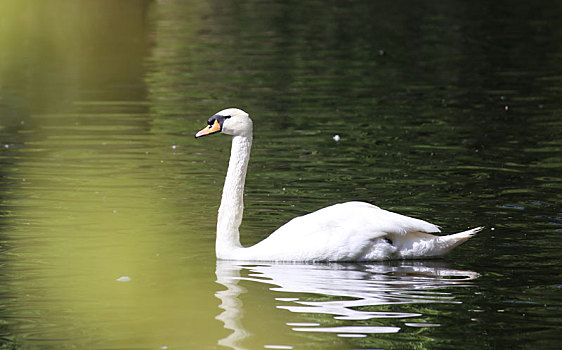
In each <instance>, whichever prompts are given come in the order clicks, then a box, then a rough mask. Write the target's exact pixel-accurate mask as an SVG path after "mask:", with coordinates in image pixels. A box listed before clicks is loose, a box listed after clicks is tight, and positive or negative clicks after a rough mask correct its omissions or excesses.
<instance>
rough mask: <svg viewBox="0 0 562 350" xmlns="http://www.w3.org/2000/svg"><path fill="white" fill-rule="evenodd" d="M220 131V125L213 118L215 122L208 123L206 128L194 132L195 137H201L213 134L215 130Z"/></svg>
mask: <svg viewBox="0 0 562 350" xmlns="http://www.w3.org/2000/svg"><path fill="white" fill-rule="evenodd" d="M219 131H221V126H220V124H219V122H218V121H217V120H216V119H215V122H214V123H213V125H209V126H207V127H206V128H204V129H202V130H200V131H199V132H198V133H197V134H195V137H196V138H197V137H201V136H207V135H211V134H214V133H216V132H219Z"/></svg>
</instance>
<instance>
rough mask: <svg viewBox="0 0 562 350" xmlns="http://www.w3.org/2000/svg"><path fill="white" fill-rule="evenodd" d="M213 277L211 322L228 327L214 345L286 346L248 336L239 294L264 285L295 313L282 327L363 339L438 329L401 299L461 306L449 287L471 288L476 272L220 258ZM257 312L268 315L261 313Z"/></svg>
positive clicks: (406, 264)
mask: <svg viewBox="0 0 562 350" xmlns="http://www.w3.org/2000/svg"><path fill="white" fill-rule="evenodd" d="M216 275H217V283H219V284H222V285H223V286H225V287H226V290H222V291H219V292H217V293H216V294H215V295H216V297H217V298H219V299H220V300H221V305H220V308H221V309H223V311H222V312H221V313H220V314H219V315H218V316H217V319H218V320H220V321H222V322H223V323H224V327H225V328H227V329H229V330H231V331H232V333H231V334H229V335H228V336H227V337H225V338H223V339H221V340H219V344H220V345H223V346H227V347H229V348H232V349H247V348H252V346H251V345H248V341H250V338H258V339H260V340H261V339H263V340H264V341H267V343H264V344H260V347H261V346H265V347H266V348H268V347H269V348H291V347H290V346H291V345H290V344H286V343H285V344H283V345H279V344H272V343H271V340H272V339H267V336H266V337H264V335H263V334H253V332H251V331H248V330H247V329H246V328H245V325H244V322H243V318H244V315H245V314H246V312H247V310H245V309H247V308H248V307H247V306H246V305H245V303H244V302H242V299H243V298H244V297H243V295H244V294H247V293H249V294H253V293H252V292H251V290H253V289H256V288H260V287H262V286H263V285H265V286H267V287H268V288H269V290H270V292H269V295H268V297H269V298H275V301H276V302H275V308H276V309H282V310H288V311H290V312H291V313H295V314H298V315H299V316H298V319H299V321H298V322H295V321H293V322H290V321H289V322H286V323H285V326H286V327H285V328H286V331H290V330H291V331H293V332H296V333H299V332H305V333H325V334H327V333H329V334H333V335H334V336H337V337H340V338H363V337H367V336H368V335H373V334H389V333H398V332H401V331H403V330H404V328H408V327H413V328H428V327H439V326H440V324H439V323H435V322H432V323H427V322H420V320H422V319H424V317H426V316H429V315H423V314H422V313H420V312H415V311H414V312H412V311H408V308H401V307H402V306H404V305H408V304H432V303H453V304H461V303H462V300H460V299H458V298H457V297H456V296H455V291H454V289H451V288H460V287H469V286H472V281H473V280H475V279H477V278H478V277H479V274H478V273H477V272H474V271H469V270H458V269H455V268H453V267H451V266H450V264H448V263H446V262H444V261H401V262H387V263H368V264H352V263H346V264H277V263H265V264H261V263H260V264H256V263H250V262H248V263H245V262H229V261H219V262H217V269H216ZM274 295H275V296H274ZM248 299H250V298H248ZM249 301H250V302H256V301H255V300H251V299H250V300H249ZM261 316H262V317H263V318H267V315H266V314H265V311H263V312H262V315H261ZM290 319H291V317H289V320H290ZM303 319H304V321H303ZM437 319H438V317H437ZM366 320H371V321H370V322H369V323H368V324H366V323H365V322H363V321H366ZM373 320H375V322H374V321H373ZM257 332H260V330H257ZM285 339H287V337H285ZM251 341H252V345H253V346H257V345H258V344H255V339H252V340H251ZM379 342H380V341H379ZM378 345H380V344H378Z"/></svg>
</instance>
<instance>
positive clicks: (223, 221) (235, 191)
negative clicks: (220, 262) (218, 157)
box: [216, 136, 252, 259]
mask: <svg viewBox="0 0 562 350" xmlns="http://www.w3.org/2000/svg"><path fill="white" fill-rule="evenodd" d="M251 148H252V136H233V137H232V148H231V151H230V162H229V163H228V171H227V173H226V179H225V181H224V188H223V190H222V199H221V205H220V207H219V216H218V220H217V241H216V253H217V258H219V259H229V258H230V256H231V254H232V253H233V252H234V251H235V250H236V249H238V248H242V245H241V244H240V233H239V231H238V228H239V227H240V224H241V223H242V214H243V212H244V183H245V181H246V170H247V169H248V160H249V159H250V149H251Z"/></svg>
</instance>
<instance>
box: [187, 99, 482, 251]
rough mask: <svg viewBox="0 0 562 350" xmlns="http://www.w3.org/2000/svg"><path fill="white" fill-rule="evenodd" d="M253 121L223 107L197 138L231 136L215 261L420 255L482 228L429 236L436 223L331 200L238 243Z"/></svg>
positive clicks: (444, 248) (454, 243) (445, 247)
mask: <svg viewBox="0 0 562 350" xmlns="http://www.w3.org/2000/svg"><path fill="white" fill-rule="evenodd" d="M252 128H253V123H252V120H251V119H250V116H249V115H248V113H246V112H244V111H243V110H241V109H238V108H228V109H224V110H222V111H220V112H218V113H216V114H215V115H213V116H212V117H210V118H209V119H208V121H207V126H206V127H205V128H203V129H202V130H200V131H199V132H197V134H195V137H196V138H200V137H203V136H207V135H212V134H216V133H222V134H226V135H232V147H231V153H230V161H229V164H228V170H227V174H226V179H225V182H224V188H223V192H222V198H221V204H220V207H219V211H218V218H217V232H216V245H215V251H216V257H217V259H218V260H243V261H279V262H296V261H298V262H352V261H354V262H361V261H380V260H389V259H421V258H430V257H438V256H442V255H444V254H446V253H448V252H449V251H450V250H452V249H453V248H455V247H456V246H458V245H460V244H462V243H464V242H465V241H467V240H468V239H469V238H470V237H472V236H473V235H474V234H476V233H477V232H479V231H480V230H482V227H476V228H473V229H470V230H468V231H464V232H460V233H456V234H451V235H448V236H434V235H432V234H431V233H436V232H440V230H439V227H438V226H436V225H433V224H430V223H428V222H425V221H423V220H420V219H415V218H411V217H408V216H404V215H400V214H397V213H393V212H390V211H387V210H384V209H381V208H379V207H377V206H375V205H372V204H369V203H365V202H347V203H339V204H334V205H332V206H329V207H326V208H323V209H319V210H317V211H315V212H312V213H310V214H306V215H303V216H299V217H296V218H294V219H292V220H291V221H289V222H288V223H286V224H285V225H283V226H281V227H280V228H278V229H277V230H276V231H274V232H273V233H272V234H271V235H270V236H269V237H267V238H266V239H264V240H263V241H261V242H258V243H257V244H255V245H253V246H251V247H243V246H242V245H241V244H240V233H239V231H238V228H239V227H240V224H241V222H242V214H243V211H244V203H243V197H244V184H245V181H246V171H247V169H248V160H249V158H250V149H251V147H252Z"/></svg>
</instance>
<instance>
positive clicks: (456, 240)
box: [439, 226, 484, 251]
mask: <svg viewBox="0 0 562 350" xmlns="http://www.w3.org/2000/svg"><path fill="white" fill-rule="evenodd" d="M483 229H484V226H480V227H475V228H473V229H470V230H467V231H463V232H459V233H455V234H452V235H448V236H441V237H439V240H440V241H441V244H443V245H444V246H446V250H447V251H450V250H451V249H453V248H455V247H457V246H459V245H461V244H463V243H464V242H466V241H468V239H469V238H470V237H472V236H474V235H475V234H477V233H478V232H480V231H482V230H483Z"/></svg>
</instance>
